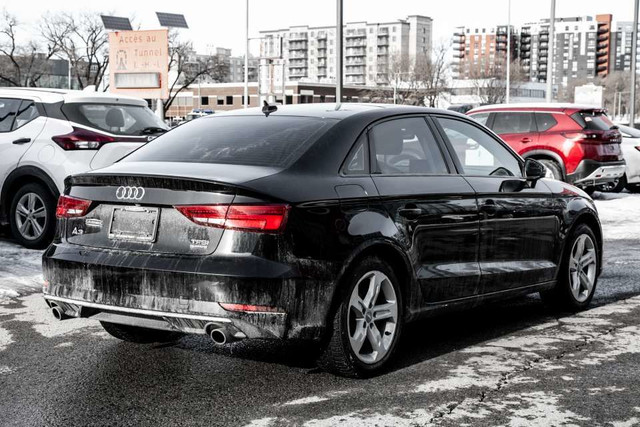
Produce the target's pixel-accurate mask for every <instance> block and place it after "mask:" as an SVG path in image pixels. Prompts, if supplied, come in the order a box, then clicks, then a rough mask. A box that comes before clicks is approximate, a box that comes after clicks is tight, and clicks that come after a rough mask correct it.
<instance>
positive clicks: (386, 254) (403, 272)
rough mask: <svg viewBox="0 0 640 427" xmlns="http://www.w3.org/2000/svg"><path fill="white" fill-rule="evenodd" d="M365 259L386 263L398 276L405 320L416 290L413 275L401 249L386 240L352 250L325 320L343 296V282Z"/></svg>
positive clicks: (337, 280)
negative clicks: (378, 259) (370, 258)
mask: <svg viewBox="0 0 640 427" xmlns="http://www.w3.org/2000/svg"><path fill="white" fill-rule="evenodd" d="M367 257H378V258H380V259H381V260H383V261H385V262H387V263H388V264H389V265H390V266H391V268H392V269H393V271H394V273H395V274H396V275H397V276H398V281H399V283H398V285H399V287H400V292H401V295H402V301H403V304H404V318H405V320H407V315H408V314H409V312H410V310H407V309H408V308H409V307H410V306H411V305H412V302H413V301H414V299H415V295H414V294H415V292H412V291H413V290H415V289H417V288H416V287H415V286H414V283H415V280H416V279H415V274H414V272H413V269H412V267H411V263H410V261H409V259H408V257H407V256H406V255H405V253H404V251H403V249H402V248H401V247H400V246H399V245H398V244H396V243H393V242H391V241H388V240H375V241H371V242H367V243H366V244H363V245H361V246H359V247H358V248H357V249H356V250H354V251H353V252H352V254H351V256H349V258H348V259H347V260H346V261H345V263H344V265H343V267H342V269H341V271H340V273H339V274H338V277H337V279H336V290H335V292H334V295H333V298H332V301H331V306H330V309H329V311H328V313H327V319H328V320H329V319H331V318H332V316H333V315H334V313H335V310H337V308H338V306H339V305H340V301H341V297H343V296H344V292H345V289H346V283H345V280H346V278H347V277H348V274H349V273H350V272H351V271H352V270H353V269H354V268H355V267H356V266H357V265H358V262H359V261H360V260H362V259H364V258H367Z"/></svg>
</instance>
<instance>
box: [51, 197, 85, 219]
mask: <svg viewBox="0 0 640 427" xmlns="http://www.w3.org/2000/svg"><path fill="white" fill-rule="evenodd" d="M90 206H91V200H84V199H76V198H75V197H71V196H64V195H62V196H60V198H59V199H58V206H57V207H56V217H58V218H75V217H79V216H84V215H86V213H87V211H88V210H89V207H90Z"/></svg>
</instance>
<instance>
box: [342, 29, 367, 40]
mask: <svg viewBox="0 0 640 427" xmlns="http://www.w3.org/2000/svg"><path fill="white" fill-rule="evenodd" d="M366 37H367V31H366V30H356V31H353V32H351V33H350V32H349V31H347V35H346V36H345V38H346V39H361V38H366Z"/></svg>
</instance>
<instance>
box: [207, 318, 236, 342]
mask: <svg viewBox="0 0 640 427" xmlns="http://www.w3.org/2000/svg"><path fill="white" fill-rule="evenodd" d="M204 332H205V334H206V335H208V336H209V338H211V341H213V343H214V344H215V345H225V344H229V343H232V342H235V341H239V340H241V339H242V338H244V336H243V335H244V334H242V333H241V332H238V331H237V330H235V328H233V327H230V326H219V325H216V324H213V323H208V324H207V325H205V327H204Z"/></svg>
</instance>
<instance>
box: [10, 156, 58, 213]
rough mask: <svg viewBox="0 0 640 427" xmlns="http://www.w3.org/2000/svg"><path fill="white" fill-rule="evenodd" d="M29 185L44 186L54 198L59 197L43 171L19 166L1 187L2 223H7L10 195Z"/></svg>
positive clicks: (56, 188)
mask: <svg viewBox="0 0 640 427" xmlns="http://www.w3.org/2000/svg"><path fill="white" fill-rule="evenodd" d="M31 183H37V184H41V185H44V187H45V188H47V189H48V190H49V191H50V192H51V194H52V195H53V196H54V198H57V197H58V196H59V195H60V191H59V190H58V187H57V186H56V184H55V183H54V181H53V179H51V177H50V176H49V175H48V174H47V173H46V172H45V171H43V170H42V169H40V168H37V167H35V166H21V167H19V168H17V169H15V170H14V171H12V172H11V173H10V174H9V176H7V179H6V180H5V182H4V185H3V186H2V191H1V192H0V207H1V209H0V220H2V222H7V221H8V219H9V209H10V206H11V200H10V198H11V195H12V194H15V192H16V191H17V190H18V188H20V187H22V186H23V185H26V184H31Z"/></svg>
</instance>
